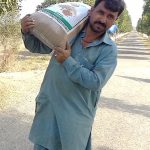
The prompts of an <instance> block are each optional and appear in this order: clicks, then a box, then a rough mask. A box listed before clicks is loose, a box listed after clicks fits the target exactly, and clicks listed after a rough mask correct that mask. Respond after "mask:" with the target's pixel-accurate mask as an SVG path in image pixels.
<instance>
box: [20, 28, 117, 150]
mask: <svg viewBox="0 0 150 150" xmlns="http://www.w3.org/2000/svg"><path fill="white" fill-rule="evenodd" d="M84 36H85V33H84V31H83V32H81V33H80V34H79V35H78V36H77V37H76V38H74V39H73V40H72V41H71V42H70V44H71V49H72V51H71V56H69V57H68V58H67V59H66V60H65V61H64V62H63V63H62V64H60V63H58V62H57V61H56V59H55V57H54V56H52V58H51V60H50V63H49V65H48V68H47V71H46V74H45V77H44V80H43V83H42V85H41V88H40V92H39V94H38V96H37V98H36V114H35V118H34V121H33V124H32V128H31V132H30V140H31V141H32V142H33V143H36V144H40V145H42V146H44V147H46V148H48V149H50V150H91V147H90V144H89V142H90V138H89V137H90V133H91V128H92V124H93V120H94V116H95V111H96V106H97V102H98V100H99V96H100V93H101V90H102V88H103V86H104V85H105V84H106V82H107V81H108V79H109V78H110V77H111V75H112V73H113V71H114V69H115V67H116V64H117V48H116V45H115V44H114V43H113V41H112V40H111V39H110V38H109V37H108V35H107V33H105V34H104V36H103V37H102V38H100V39H98V40H95V41H94V42H92V43H90V44H89V45H88V46H87V47H85V48H84V47H83V46H82V43H81V41H82V38H83V37H84ZM23 39H24V43H25V47H26V48H27V49H29V50H30V51H31V52H35V53H45V54H48V53H51V51H52V50H51V49H50V48H48V47H47V46H46V45H44V44H43V43H42V42H40V41H39V40H38V39H37V38H35V37H34V36H33V35H30V34H24V35H23Z"/></svg>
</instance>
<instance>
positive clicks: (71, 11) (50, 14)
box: [31, 2, 90, 49]
mask: <svg viewBox="0 0 150 150" xmlns="http://www.w3.org/2000/svg"><path fill="white" fill-rule="evenodd" d="M89 10H90V6H88V5H86V4H84V3H81V2H66V3H58V4H55V5H51V6H49V7H47V8H45V9H43V10H41V11H37V12H35V13H33V14H31V17H32V18H33V19H34V20H35V22H36V26H35V27H34V28H33V29H31V33H32V34H33V35H34V36H36V37H37V38H38V39H40V40H41V41H42V42H43V43H44V44H46V45H47V46H48V47H50V48H52V49H53V47H54V46H59V47H62V48H65V45H66V41H68V40H71V39H72V38H73V37H74V36H75V35H76V34H78V33H79V31H80V30H81V29H82V27H83V25H84V24H85V22H86V20H87V16H88V11H89Z"/></svg>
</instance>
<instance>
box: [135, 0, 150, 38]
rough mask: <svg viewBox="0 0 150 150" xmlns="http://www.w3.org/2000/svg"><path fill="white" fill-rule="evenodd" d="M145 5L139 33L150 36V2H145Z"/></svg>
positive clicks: (147, 0) (149, 0) (138, 26)
mask: <svg viewBox="0 0 150 150" xmlns="http://www.w3.org/2000/svg"><path fill="white" fill-rule="evenodd" d="M144 1H145V5H144V9H143V13H142V18H140V19H139V21H138V24H137V31H139V32H142V33H145V34H147V35H150V13H149V12H150V0H144Z"/></svg>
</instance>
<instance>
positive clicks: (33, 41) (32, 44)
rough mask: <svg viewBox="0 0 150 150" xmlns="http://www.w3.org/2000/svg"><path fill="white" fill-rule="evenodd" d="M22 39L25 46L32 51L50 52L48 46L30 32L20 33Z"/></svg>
mask: <svg viewBox="0 0 150 150" xmlns="http://www.w3.org/2000/svg"><path fill="white" fill-rule="evenodd" d="M22 39H23V42H24V45H25V48H27V49H28V50H29V51H30V52H32V53H40V54H49V53H51V52H52V49H50V48H49V47H48V46H46V45H45V44H44V43H42V42H41V41H40V40H39V39H38V38H36V37H35V36H34V35H31V34H30V33H25V34H24V33H22Z"/></svg>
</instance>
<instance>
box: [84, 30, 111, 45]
mask: <svg viewBox="0 0 150 150" xmlns="http://www.w3.org/2000/svg"><path fill="white" fill-rule="evenodd" d="M84 37H85V31H84V30H83V31H81V38H84ZM92 43H93V44H94V45H95V44H96V45H98V44H101V43H106V44H108V45H112V40H111V38H110V37H109V35H108V33H107V32H105V34H104V35H103V36H102V37H101V38H99V39H97V40H95V41H93V42H92ZM92 43H91V44H92Z"/></svg>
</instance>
